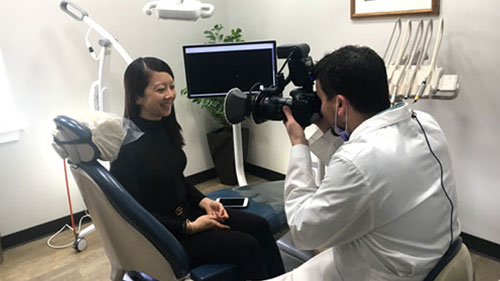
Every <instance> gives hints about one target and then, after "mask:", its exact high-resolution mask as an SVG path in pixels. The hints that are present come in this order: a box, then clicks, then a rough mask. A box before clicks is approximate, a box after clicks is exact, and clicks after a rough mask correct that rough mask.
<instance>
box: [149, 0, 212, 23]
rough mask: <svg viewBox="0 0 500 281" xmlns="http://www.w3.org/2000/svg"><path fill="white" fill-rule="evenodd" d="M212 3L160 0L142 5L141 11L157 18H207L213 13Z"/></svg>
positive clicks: (196, 0)
mask: <svg viewBox="0 0 500 281" xmlns="http://www.w3.org/2000/svg"><path fill="white" fill-rule="evenodd" d="M214 10H215V8H214V5H212V4H206V3H201V2H200V1H198V0H161V1H152V2H149V3H147V4H146V5H144V8H143V12H144V13H145V14H146V15H148V16H151V15H153V14H154V15H155V16H156V17H157V18H159V19H173V20H188V21H195V20H197V19H198V18H200V17H201V18H209V17H211V16H212V15H213V13H214Z"/></svg>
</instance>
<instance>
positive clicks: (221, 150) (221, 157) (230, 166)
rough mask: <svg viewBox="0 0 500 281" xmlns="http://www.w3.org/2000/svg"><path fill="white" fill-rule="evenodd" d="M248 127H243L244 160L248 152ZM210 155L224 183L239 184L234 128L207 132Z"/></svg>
mask: <svg viewBox="0 0 500 281" xmlns="http://www.w3.org/2000/svg"><path fill="white" fill-rule="evenodd" d="M248 137H249V130H248V128H241V138H242V144H243V162H245V160H246V156H247V152H248ZM207 140H208V147H209V148H210V155H211V156H212V160H213V162H214V166H215V171H216V172H217V176H218V177H219V179H220V182H221V183H222V184H227V185H237V184H238V179H237V177H236V168H235V167H234V145H233V131H232V128H231V127H229V128H220V129H218V130H215V131H213V132H210V133H208V134H207Z"/></svg>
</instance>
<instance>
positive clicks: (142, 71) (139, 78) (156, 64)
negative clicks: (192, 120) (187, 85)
mask: <svg viewBox="0 0 500 281" xmlns="http://www.w3.org/2000/svg"><path fill="white" fill-rule="evenodd" d="M153 72H166V73H168V74H170V76H172V78H174V79H175V77H174V73H173V72H172V69H171V68H170V66H168V64H167V63H166V62H164V61H162V60H160V59H157V58H153V57H146V58H137V59H135V60H134V61H133V62H132V63H131V64H129V66H128V67H127V70H126V71H125V75H124V79H123V80H124V85H125V113H124V116H125V117H126V118H129V119H130V120H132V121H135V120H137V119H138V118H139V113H140V106H139V105H138V104H136V101H137V98H139V97H144V91H145V89H146V87H147V86H148V84H149V79H150V78H151V74H152V73H153ZM162 122H163V124H164V127H165V129H166V130H167V133H168V134H169V136H171V137H172V141H173V143H174V145H176V146H178V147H182V146H183V145H184V139H183V138H182V134H181V131H182V128H181V126H180V125H179V123H178V122H177V118H176V117H175V110H174V107H173V105H172V113H170V115H169V116H168V117H164V118H163V119H162Z"/></svg>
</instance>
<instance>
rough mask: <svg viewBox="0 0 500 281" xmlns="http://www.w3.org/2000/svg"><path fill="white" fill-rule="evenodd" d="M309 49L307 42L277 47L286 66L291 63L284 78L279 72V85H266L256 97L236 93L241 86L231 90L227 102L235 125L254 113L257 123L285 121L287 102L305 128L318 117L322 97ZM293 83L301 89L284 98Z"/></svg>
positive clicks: (230, 117) (319, 116) (228, 118)
mask: <svg viewBox="0 0 500 281" xmlns="http://www.w3.org/2000/svg"><path fill="white" fill-rule="evenodd" d="M309 51H310V48H309V45H307V44H297V45H281V46H278V49H277V55H278V58H279V59H286V61H285V64H284V66H285V65H286V64H287V63H288V69H289V73H288V76H287V77H286V78H285V77H284V75H283V73H281V71H280V73H278V74H277V83H276V85H275V86H271V87H266V88H263V89H262V90H261V91H260V92H259V93H258V94H257V96H256V97H255V98H254V99H253V100H252V99H251V97H250V96H246V95H245V94H240V93H236V92H237V91H239V90H238V89H233V90H231V91H229V93H228V95H227V96H226V100H225V105H224V107H225V112H226V119H227V120H228V121H229V122H230V123H232V124H236V123H239V122H241V121H243V119H244V117H245V116H249V115H250V114H252V117H253V119H254V121H255V123H257V124H259V123H262V122H265V121H267V120H284V119H285V114H284V113H283V106H284V105H287V106H289V107H290V108H291V110H292V114H293V116H294V118H295V120H297V122H298V123H299V124H300V125H301V126H302V127H307V126H309V125H311V124H312V123H313V122H315V121H316V120H319V119H320V118H321V114H320V109H321V100H320V99H319V98H318V97H317V95H316V93H315V92H314V90H313V86H314V79H315V77H314V63H313V60H312V58H311V57H310V56H309ZM284 66H283V67H284ZM290 82H292V83H293V84H294V85H295V86H297V87H298V88H295V89H293V90H292V91H291V92H290V96H291V97H290V98H285V97H283V90H284V88H285V87H286V85H288V84H289V83H290ZM239 92H241V91H239Z"/></svg>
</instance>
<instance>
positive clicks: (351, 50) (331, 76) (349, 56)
mask: <svg viewBox="0 0 500 281" xmlns="http://www.w3.org/2000/svg"><path fill="white" fill-rule="evenodd" d="M315 74H316V77H317V79H318V80H319V82H320V83H321V89H323V91H324V92H325V93H326V96H327V97H328V99H332V98H334V97H335V96H336V95H338V94H341V95H343V96H345V97H346V98H347V99H348V100H349V102H350V103H351V105H352V106H353V107H354V108H355V109H356V110H357V111H359V112H360V113H361V114H365V115H368V116H372V115H375V114H377V113H378V112H381V111H383V110H385V109H387V108H389V106H390V101H389V87H388V85H387V73H386V69H385V64H384V61H383V60H382V58H381V57H380V56H379V55H378V54H377V53H375V51H373V50H372V49H370V48H368V47H359V46H345V47H342V48H340V49H338V50H336V51H334V52H332V53H330V54H328V55H326V56H325V57H323V58H322V59H321V60H320V61H319V62H318V63H317V64H316V67H315Z"/></svg>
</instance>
